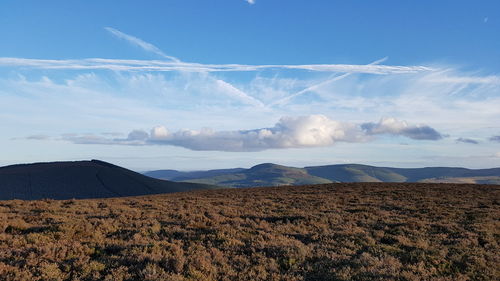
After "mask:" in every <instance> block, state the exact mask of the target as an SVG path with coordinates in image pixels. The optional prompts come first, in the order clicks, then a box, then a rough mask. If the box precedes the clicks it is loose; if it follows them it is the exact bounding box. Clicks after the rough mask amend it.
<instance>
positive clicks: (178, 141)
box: [64, 115, 441, 152]
mask: <svg viewBox="0 0 500 281" xmlns="http://www.w3.org/2000/svg"><path fill="white" fill-rule="evenodd" d="M367 124H370V125H367ZM368 127H369V128H368ZM377 134H391V135H402V136H406V137H409V138H412V139H417V140H422V139H427V140H438V139H440V138H441V134H439V133H438V132H437V131H436V130H434V129H432V128H431V127H428V126H424V125H422V126H415V125H408V124H407V123H406V122H404V121H398V120H396V119H393V118H386V119H382V120H381V121H380V122H379V123H363V124H361V125H359V124H355V123H351V122H340V121H336V120H332V119H330V118H328V117H326V116H324V115H308V116H298V117H282V118H281V119H280V120H279V121H278V122H277V123H276V124H275V125H274V126H273V127H268V128H260V129H252V130H238V131H214V130H212V129H210V128H203V129H201V130H189V129H184V130H180V131H176V132H170V131H169V130H168V129H167V128H166V127H164V126H157V127H154V128H153V129H151V131H150V132H149V133H148V132H146V131H144V130H134V131H132V132H130V134H129V135H128V137H127V138H123V139H119V138H115V139H107V138H104V137H102V136H88V135H86V136H74V135H71V136H69V137H65V138H64V139H65V140H67V141H71V142H73V143H78V144H121V145H173V146H180V147H184V148H187V149H191V150H204V151H208V150H213V151H233V152H237V151H241V152H245V151H262V150H266V149H286V148H307V147H325V146H331V145H334V144H335V143H337V142H366V141H368V140H370V139H372V138H373V135H377ZM438 136H439V137H438Z"/></svg>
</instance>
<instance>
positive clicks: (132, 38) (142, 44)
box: [104, 27, 180, 62]
mask: <svg viewBox="0 0 500 281" xmlns="http://www.w3.org/2000/svg"><path fill="white" fill-rule="evenodd" d="M104 29H106V30H107V31H108V32H110V33H111V34H113V35H114V36H116V37H118V38H120V39H123V40H125V41H127V42H129V43H131V44H132V45H135V46H138V47H140V48H142V49H144V50H145V51H148V52H152V53H155V54H157V55H159V56H162V57H164V58H166V59H169V60H172V61H174V62H179V61H180V60H179V59H178V58H176V57H172V56H169V55H166V54H165V53H164V52H163V51H162V50H160V49H159V48H158V47H156V46H155V45H153V44H151V43H148V42H145V41H143V40H142V39H139V38H137V37H135V36H132V35H128V34H126V33H123V32H121V31H119V30H117V29H114V28H112V27H105V28H104Z"/></svg>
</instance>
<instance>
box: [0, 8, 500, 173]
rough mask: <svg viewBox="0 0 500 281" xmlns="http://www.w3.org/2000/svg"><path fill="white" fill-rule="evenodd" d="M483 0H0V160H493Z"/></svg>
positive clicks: (496, 81)
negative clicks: (250, 1)
mask: <svg viewBox="0 0 500 281" xmlns="http://www.w3.org/2000/svg"><path fill="white" fill-rule="evenodd" d="M499 34H500V3H498V1H418V2H415V1H277V0H255V1H253V2H252V3H249V2H247V1H244V0H231V1H229V0H228V1H189V0H184V1H120V3H119V4H117V2H112V1H72V2H68V1H2V3H1V4H0V35H1V38H2V41H1V42H2V43H1V44H0V119H1V123H0V147H1V155H2V156H1V157H0V165H7V164H14V163H22V162H37V161H54V160H80V159H89V158H98V159H102V160H107V161H110V162H113V163H116V164H119V165H123V166H126V167H129V168H133V169H136V170H147V169H157V168H174V169H183V170H193V169H210V168H223V167H235V166H241V167H249V166H252V165H254V164H258V163H262V162H275V163H280V164H285V165H295V166H305V165H320V164H333V163H365V164H374V165H386V166H399V167H421V166H440V165H446V166H466V167H471V168H479V167H493V166H500V137H499V136H500V125H499V124H500V74H499V73H500V53H499V52H498V50H499V49H500V37H499Z"/></svg>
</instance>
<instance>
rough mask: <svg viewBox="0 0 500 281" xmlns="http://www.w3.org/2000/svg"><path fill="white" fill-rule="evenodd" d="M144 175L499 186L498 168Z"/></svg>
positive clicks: (235, 182)
mask: <svg viewBox="0 0 500 281" xmlns="http://www.w3.org/2000/svg"><path fill="white" fill-rule="evenodd" d="M163 171H168V172H161V171H150V172H146V173H145V174H146V175H148V176H151V177H157V178H161V179H165V180H173V181H184V182H194V183H205V184H213V185H220V186H226V187H255V186H279V185H304V184H319V183H332V182H443V183H477V184H500V168H492V169H466V168H454V167H427V168H391V167H376V166H369V165H361V164H337V165H326V166H311V167H304V168H295V167H288V166H282V165H276V164H272V163H264V164H259V165H256V166H254V167H252V168H250V169H242V168H236V169H225V170H208V171H195V172H179V171H175V170H163Z"/></svg>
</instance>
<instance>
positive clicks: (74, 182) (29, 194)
mask: <svg viewBox="0 0 500 281" xmlns="http://www.w3.org/2000/svg"><path fill="white" fill-rule="evenodd" d="M210 188H216V187H214V186H211V185H206V184H196V183H179V182H171V181H165V180H159V179H155V178H150V177H147V176H145V175H142V174H140V173H136V172H133V171H131V170H127V169H125V168H122V167H119V166H116V165H113V164H110V163H107V162H103V161H99V160H91V161H74V162H49V163H34V164H18V165H11V166H5V167H0V200H10V199H23V200H36V199H45V198H49V199H72V198H75V199H87V198H107V197H122V196H139V195H149V194H159V193H171V192H179V191H187V190H194V189H210Z"/></svg>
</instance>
